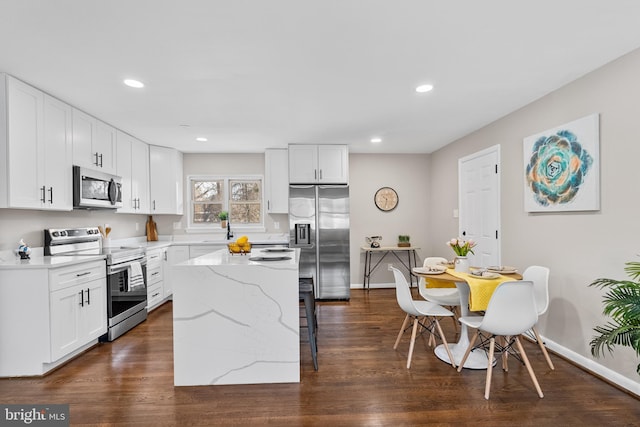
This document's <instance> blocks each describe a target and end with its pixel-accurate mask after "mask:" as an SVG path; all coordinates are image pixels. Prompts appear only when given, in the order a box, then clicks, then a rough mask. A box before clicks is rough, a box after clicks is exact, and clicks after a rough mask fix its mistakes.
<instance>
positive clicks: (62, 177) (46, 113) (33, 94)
mask: <svg viewBox="0 0 640 427" xmlns="http://www.w3.org/2000/svg"><path fill="white" fill-rule="evenodd" d="M0 79H1V81H0V98H1V100H0V128H1V129H2V131H0V164H2V166H3V169H4V170H6V173H4V174H2V175H1V176H0V207H10V208H21V209H52V210H71V209H72V207H73V203H72V202H73V201H72V194H71V189H72V181H71V180H72V175H71V166H72V165H71V138H70V136H71V135H70V132H71V107H70V106H68V105H67V104H65V103H63V102H60V101H58V100H57V99H55V98H52V97H50V96H48V95H46V94H44V93H43V92H41V91H40V90H38V89H36V88H34V87H31V86H29V85H27V84H25V83H23V82H21V81H19V80H17V79H15V78H13V77H11V76H8V75H5V74H2V75H1V77H0Z"/></svg>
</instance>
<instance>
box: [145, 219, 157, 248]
mask: <svg viewBox="0 0 640 427" xmlns="http://www.w3.org/2000/svg"><path fill="white" fill-rule="evenodd" d="M157 240H158V227H157V225H156V223H155V221H154V220H153V216H152V215H149V219H148V220H147V242H155V241H157Z"/></svg>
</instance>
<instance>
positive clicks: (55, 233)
mask: <svg viewBox="0 0 640 427" xmlns="http://www.w3.org/2000/svg"><path fill="white" fill-rule="evenodd" d="M52 234H53V237H58V236H59V235H60V233H58V232H57V231H54V232H53V233H52Z"/></svg>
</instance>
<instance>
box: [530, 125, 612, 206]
mask: <svg viewBox="0 0 640 427" xmlns="http://www.w3.org/2000/svg"><path fill="white" fill-rule="evenodd" d="M599 146H600V131H599V116H598V114H592V115H590V116H587V117H583V118H581V119H578V120H574V121H573V122H570V123H567V124H564V125H562V126H558V127H556V128H553V129H549V130H547V131H544V132H541V133H539V134H536V135H532V136H529V137H527V138H525V139H524V150H523V153H524V185H525V188H524V209H525V211H526V212H561V211H590V210H598V209H600V174H599V169H600V151H599Z"/></svg>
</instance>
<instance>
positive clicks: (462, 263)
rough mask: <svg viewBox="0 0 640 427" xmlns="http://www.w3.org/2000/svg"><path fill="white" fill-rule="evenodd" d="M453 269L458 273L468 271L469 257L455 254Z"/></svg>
mask: <svg viewBox="0 0 640 427" xmlns="http://www.w3.org/2000/svg"><path fill="white" fill-rule="evenodd" d="M454 263H455V267H454V270H455V271H457V272H459V273H468V272H469V259H468V258H467V257H466V256H457V257H456V259H455V261H454Z"/></svg>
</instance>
